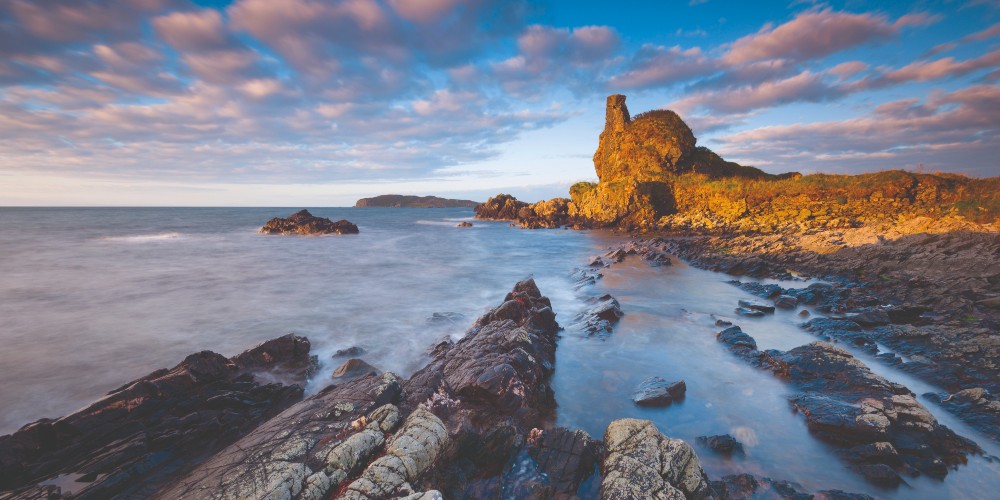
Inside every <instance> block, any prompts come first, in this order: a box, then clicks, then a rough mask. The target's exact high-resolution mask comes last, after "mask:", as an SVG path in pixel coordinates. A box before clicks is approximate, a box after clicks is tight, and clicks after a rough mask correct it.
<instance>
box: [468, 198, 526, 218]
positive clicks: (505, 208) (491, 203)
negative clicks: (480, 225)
mask: <svg viewBox="0 0 1000 500" xmlns="http://www.w3.org/2000/svg"><path fill="white" fill-rule="evenodd" d="M527 206H528V204H527V203H525V202H523V201H518V200H517V198H514V197H513V196H511V195H509V194H503V193H501V194H498V195H496V196H494V197H492V198H490V199H488V200H486V202H485V203H483V204H480V205H478V206H476V209H475V211H476V218H477V219H486V220H517V218H518V215H519V213H520V211H521V209H522V208H524V207H527Z"/></svg>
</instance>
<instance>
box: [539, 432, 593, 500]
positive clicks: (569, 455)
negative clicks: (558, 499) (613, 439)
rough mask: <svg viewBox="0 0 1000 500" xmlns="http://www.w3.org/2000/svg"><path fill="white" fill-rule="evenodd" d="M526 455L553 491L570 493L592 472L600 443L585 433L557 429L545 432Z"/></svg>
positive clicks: (574, 491)
mask: <svg viewBox="0 0 1000 500" xmlns="http://www.w3.org/2000/svg"><path fill="white" fill-rule="evenodd" d="M528 453H529V454H530V455H531V458H534V459H535V461H536V462H537V463H538V471H539V472H542V473H544V474H546V475H547V476H548V478H549V481H550V482H551V484H552V487H553V489H554V490H555V491H556V492H559V493H565V494H573V493H576V490H577V488H579V487H580V483H581V482H582V481H583V480H584V479H586V478H587V477H589V476H590V475H591V474H593V473H594V468H595V467H596V466H597V462H598V460H599V459H600V442H599V441H596V440H594V439H592V438H591V437H590V434H587V433H586V432H584V431H581V430H575V431H571V430H569V429H566V428H564V427H556V428H555V429H548V430H546V431H544V433H543V434H542V436H541V442H540V443H539V445H538V446H534V447H531V448H529V452H528Z"/></svg>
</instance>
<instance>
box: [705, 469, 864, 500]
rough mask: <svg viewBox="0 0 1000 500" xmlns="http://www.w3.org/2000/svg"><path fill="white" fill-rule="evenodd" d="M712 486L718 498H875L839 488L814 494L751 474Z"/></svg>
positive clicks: (788, 484) (836, 499)
mask: <svg viewBox="0 0 1000 500" xmlns="http://www.w3.org/2000/svg"><path fill="white" fill-rule="evenodd" d="M711 484H712V488H713V489H714V490H715V491H716V493H717V494H718V497H719V498H724V499H738V498H739V499H742V498H775V499H777V498H781V499H788V500H811V499H815V500H875V499H874V497H871V496H868V495H863V494H859V493H846V492H844V491H841V490H823V491H817V492H816V493H815V494H808V493H802V492H800V491H799V490H800V489H801V488H802V487H801V486H799V485H797V484H795V483H791V482H788V481H775V480H774V479H770V478H766V477H755V476H753V475H752V474H737V475H731V476H726V477H723V478H722V480H721V481H712V483H711Z"/></svg>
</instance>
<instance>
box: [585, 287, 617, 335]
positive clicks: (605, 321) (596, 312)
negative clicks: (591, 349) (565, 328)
mask: <svg viewBox="0 0 1000 500" xmlns="http://www.w3.org/2000/svg"><path fill="white" fill-rule="evenodd" d="M590 301H591V302H592V303H593V304H594V305H593V306H591V307H590V309H587V310H586V311H584V312H582V313H580V315H578V316H577V317H576V324H578V325H580V326H581V327H582V329H583V330H584V331H585V332H587V333H588V334H590V335H598V336H607V335H610V334H611V330H612V329H613V328H614V326H615V325H616V324H617V323H618V321H619V320H621V318H622V316H624V315H625V313H623V312H622V308H621V304H619V303H618V300H617V299H615V298H614V297H612V296H611V295H609V294H605V295H602V296H601V297H599V298H592V299H590Z"/></svg>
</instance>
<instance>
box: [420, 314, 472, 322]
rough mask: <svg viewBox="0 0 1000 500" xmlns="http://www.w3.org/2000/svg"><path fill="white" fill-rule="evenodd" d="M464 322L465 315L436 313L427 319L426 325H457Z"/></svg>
mask: <svg viewBox="0 0 1000 500" xmlns="http://www.w3.org/2000/svg"><path fill="white" fill-rule="evenodd" d="M465 321H466V320H465V315H464V314H459V313H456V312H436V313H433V314H431V317H429V318H427V323H428V324H432V325H457V324H463V323H465Z"/></svg>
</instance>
